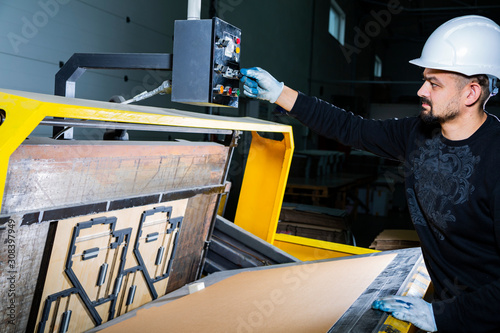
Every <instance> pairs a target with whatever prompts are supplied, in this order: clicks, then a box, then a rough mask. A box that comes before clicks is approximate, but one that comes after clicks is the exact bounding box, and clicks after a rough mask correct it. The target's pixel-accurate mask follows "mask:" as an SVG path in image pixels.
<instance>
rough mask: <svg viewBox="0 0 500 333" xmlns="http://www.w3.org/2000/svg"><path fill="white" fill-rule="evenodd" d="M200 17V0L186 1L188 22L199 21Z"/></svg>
mask: <svg viewBox="0 0 500 333" xmlns="http://www.w3.org/2000/svg"><path fill="white" fill-rule="evenodd" d="M200 16H201V0H188V12H187V19H188V20H199V19H200Z"/></svg>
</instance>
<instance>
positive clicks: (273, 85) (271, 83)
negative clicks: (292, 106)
mask: <svg viewBox="0 0 500 333" xmlns="http://www.w3.org/2000/svg"><path fill="white" fill-rule="evenodd" d="M240 72H241V74H243V77H242V78H241V82H243V84H244V85H243V89H244V91H243V92H244V94H245V95H247V96H248V97H254V98H259V99H263V100H266V101H269V102H271V103H275V102H276V100H277V99H278V97H279V96H280V95H281V92H282V91H283V86H284V84H283V82H278V81H277V80H276V79H275V78H274V77H273V76H272V75H271V74H269V73H268V72H266V71H265V70H263V69H262V68H259V67H253V68H248V69H247V68H242V69H241V70H240Z"/></svg>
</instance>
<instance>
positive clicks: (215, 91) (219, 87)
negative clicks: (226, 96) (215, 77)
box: [214, 84, 224, 95]
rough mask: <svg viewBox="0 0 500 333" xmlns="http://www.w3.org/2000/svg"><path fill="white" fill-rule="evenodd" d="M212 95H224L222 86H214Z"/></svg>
mask: <svg viewBox="0 0 500 333" xmlns="http://www.w3.org/2000/svg"><path fill="white" fill-rule="evenodd" d="M214 93H216V94H221V95H222V94H223V93H224V86H223V85H222V84H218V85H216V86H215V88H214Z"/></svg>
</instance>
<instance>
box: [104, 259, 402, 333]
mask: <svg viewBox="0 0 500 333" xmlns="http://www.w3.org/2000/svg"><path fill="white" fill-rule="evenodd" d="M395 256H396V254H387V255H379V256H373V257H362V258H353V259H347V260H337V261H329V262H321V263H312V264H304V265H294V266H288V267H280V268H274V269H266V270H256V271H247V272H242V273H239V274H236V275H234V276H231V277H229V278H227V279H225V280H223V281H221V282H218V283H216V284H214V285H212V286H210V287H208V288H205V289H203V290H201V291H198V292H196V293H194V294H191V295H188V296H185V297H183V298H181V299H179V300H176V301H174V302H171V303H168V304H165V305H162V306H159V307H152V308H149V309H143V310H139V311H137V314H136V316H135V317H133V318H130V319H127V320H124V321H122V322H119V323H117V324H115V325H113V326H111V327H109V328H107V329H104V330H102V331H101V332H103V333H113V332H141V331H142V332H237V333H240V332H241V333H251V332H259V333H260V332H308V333H309V332H327V331H328V330H329V329H330V327H332V326H333V324H335V322H336V321H337V320H338V319H339V318H340V317H341V316H342V314H343V313H344V312H345V311H346V310H347V309H348V308H349V307H350V306H351V304H352V303H353V302H354V301H355V300H356V299H357V298H358V297H359V296H360V295H361V294H362V293H363V291H365V289H366V288H367V287H368V286H369V285H370V284H371V283H372V281H373V280H374V279H375V278H376V277H377V276H378V275H379V274H380V273H381V272H382V271H383V270H384V269H385V267H386V266H387V265H388V264H389V263H390V262H391V261H392V260H393V259H394V257H395Z"/></svg>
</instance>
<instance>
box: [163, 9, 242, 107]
mask: <svg viewBox="0 0 500 333" xmlns="http://www.w3.org/2000/svg"><path fill="white" fill-rule="evenodd" d="M240 47H241V30H240V29H238V28H236V27H234V26H233V25H231V24H229V23H227V22H224V21H223V20H221V19H219V18H215V17H214V18H213V19H212V20H182V21H176V22H175V32H174V50H173V51H174V52H173V53H174V55H173V63H172V101H174V102H183V103H190V104H197V105H206V106H228V107H234V108H237V107H238V99H239V95H240V88H239V77H240V54H241V53H240V51H241V49H240Z"/></svg>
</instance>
